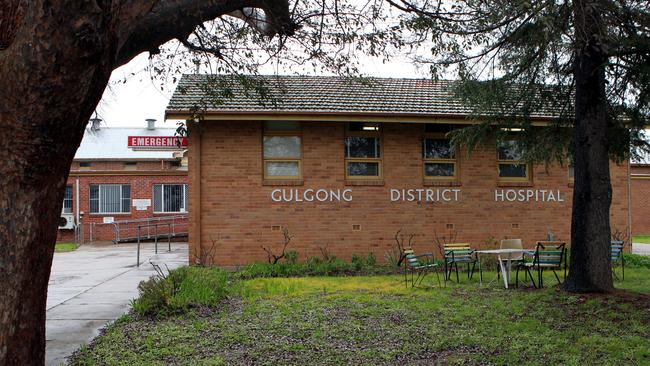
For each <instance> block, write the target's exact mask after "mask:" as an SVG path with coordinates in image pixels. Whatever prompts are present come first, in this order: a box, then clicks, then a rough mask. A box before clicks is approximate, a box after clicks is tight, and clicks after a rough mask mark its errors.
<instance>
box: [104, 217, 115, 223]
mask: <svg viewBox="0 0 650 366" xmlns="http://www.w3.org/2000/svg"><path fill="white" fill-rule="evenodd" d="M113 221H115V218H114V217H113V216H106V217H104V224H112V223H113Z"/></svg>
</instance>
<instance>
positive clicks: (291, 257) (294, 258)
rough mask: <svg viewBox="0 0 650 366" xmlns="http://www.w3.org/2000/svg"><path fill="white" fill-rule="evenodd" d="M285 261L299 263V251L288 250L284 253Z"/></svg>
mask: <svg viewBox="0 0 650 366" xmlns="http://www.w3.org/2000/svg"><path fill="white" fill-rule="evenodd" d="M284 261H285V262H287V263H289V264H296V263H298V252H296V251H295V250H291V251H288V252H287V253H286V254H285V255H284Z"/></svg>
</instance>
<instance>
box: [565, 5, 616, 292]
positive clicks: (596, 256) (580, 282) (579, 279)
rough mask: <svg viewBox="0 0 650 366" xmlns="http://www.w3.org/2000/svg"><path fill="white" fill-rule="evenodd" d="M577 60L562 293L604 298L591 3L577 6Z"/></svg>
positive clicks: (606, 259)
mask: <svg viewBox="0 0 650 366" xmlns="http://www.w3.org/2000/svg"><path fill="white" fill-rule="evenodd" d="M574 16H575V29H576V31H575V37H576V45H577V47H576V51H575V52H576V54H575V69H574V76H575V82H576V91H575V93H576V94H575V101H576V102H575V113H576V115H575V117H576V125H575V128H574V134H573V143H574V153H573V163H574V171H575V177H574V178H575V179H574V187H573V217H572V220H571V263H570V266H569V276H568V278H567V280H566V283H565V289H566V290H568V291H572V292H607V291H611V290H612V289H613V283H612V272H611V269H610V238H611V232H610V224H609V208H610V205H611V201H612V186H611V182H610V175H609V155H608V141H607V129H608V125H609V119H608V117H607V116H608V113H607V99H606V95H605V67H604V64H605V61H606V58H605V53H604V51H603V49H602V45H601V44H600V43H599V41H598V39H599V37H598V34H599V33H600V32H601V31H604V30H603V29H604V27H603V28H601V26H602V20H601V18H600V14H599V12H598V9H597V8H595V7H594V6H593V2H589V1H575V2H574Z"/></svg>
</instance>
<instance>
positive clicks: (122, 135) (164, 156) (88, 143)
mask: <svg viewBox="0 0 650 366" xmlns="http://www.w3.org/2000/svg"><path fill="white" fill-rule="evenodd" d="M174 132H176V129H175V128H167V127H157V128H155V129H153V130H149V129H147V128H122V127H102V128H100V129H98V130H93V129H91V128H86V132H85V133H84V137H83V139H82V140H81V145H79V148H78V149H77V153H76V154H75V156H74V159H75V160H82V161H83V160H173V159H175V158H174V156H173V154H174V152H173V151H161V150H153V151H142V150H133V149H131V148H129V147H128V137H129V136H174Z"/></svg>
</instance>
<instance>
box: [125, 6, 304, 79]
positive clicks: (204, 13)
mask: <svg viewBox="0 0 650 366" xmlns="http://www.w3.org/2000/svg"><path fill="white" fill-rule="evenodd" d="M245 8H256V9H261V10H263V14H264V21H265V22H266V23H267V24H268V27H267V28H265V29H264V30H265V33H264V34H266V35H269V36H273V35H274V34H286V35H291V34H293V32H294V30H295V27H296V26H295V24H294V23H293V21H292V20H291V19H290V15H289V5H288V2H287V0H164V1H159V2H158V3H156V4H155V5H154V6H153V8H152V9H151V11H150V12H149V13H147V14H146V15H145V16H144V17H142V18H141V19H139V20H137V21H136V22H135V24H131V23H123V24H122V25H121V27H122V28H123V29H126V30H128V31H127V32H124V31H121V32H120V33H121V34H124V35H123V36H122V37H123V38H124V39H122V40H121V43H120V45H119V51H118V52H117V56H116V59H115V65H114V67H115V68H117V67H118V66H121V65H123V64H125V63H127V62H128V61H129V60H131V59H132V58H133V57H135V56H136V55H138V54H140V53H142V52H145V51H149V52H151V53H157V52H158V46H160V45H162V44H163V43H165V42H167V41H170V40H172V39H175V38H176V39H179V40H187V37H188V36H189V35H190V34H191V33H192V32H193V31H194V29H195V28H196V27H197V26H198V25H199V24H202V23H204V22H206V21H210V20H213V19H215V18H218V17H220V16H223V15H228V14H230V13H233V12H236V11H239V12H240V13H242V15H243V14H248V19H246V20H247V22H248V23H249V24H251V22H252V23H254V24H256V25H257V26H256V27H255V28H256V29H258V30H260V29H262V27H261V26H260V25H259V20H260V15H259V14H260V13H259V11H257V10H256V11H254V12H252V11H250V10H244V11H243V12H242V10H243V9H245ZM237 15H238V14H236V13H233V16H237Z"/></svg>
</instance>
